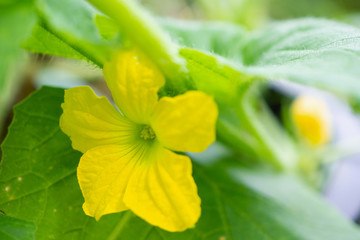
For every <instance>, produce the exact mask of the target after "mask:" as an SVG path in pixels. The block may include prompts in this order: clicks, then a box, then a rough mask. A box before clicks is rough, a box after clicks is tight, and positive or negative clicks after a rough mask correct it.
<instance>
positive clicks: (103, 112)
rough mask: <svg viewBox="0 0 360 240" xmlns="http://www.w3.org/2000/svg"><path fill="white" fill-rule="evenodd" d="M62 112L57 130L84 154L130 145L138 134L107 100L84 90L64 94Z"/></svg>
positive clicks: (74, 90) (79, 88) (136, 127)
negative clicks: (94, 149) (95, 150)
mask: <svg viewBox="0 0 360 240" xmlns="http://www.w3.org/2000/svg"><path fill="white" fill-rule="evenodd" d="M62 109H63V114H62V115H61V118H60V128H61V130H62V131H63V132H64V133H65V134H67V135H68V136H70V138H71V141H72V146H73V148H74V149H76V150H79V151H81V152H83V153H84V152H86V151H87V150H89V149H91V148H93V147H96V146H102V145H109V144H125V143H132V142H133V138H134V137H133V135H134V134H133V133H134V132H137V131H139V129H138V128H139V127H138V126H137V125H136V124H134V123H132V122H130V121H129V120H127V119H126V118H125V117H123V116H122V115H121V114H120V112H119V111H117V110H116V109H115V107H114V106H113V105H111V103H110V102H109V101H108V100H107V99H106V97H97V96H96V95H95V93H94V92H93V91H92V89H91V88H90V87H87V86H82V87H75V88H71V89H68V90H65V99H64V103H63V104H62Z"/></svg>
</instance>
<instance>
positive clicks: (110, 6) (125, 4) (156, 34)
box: [88, 0, 187, 92]
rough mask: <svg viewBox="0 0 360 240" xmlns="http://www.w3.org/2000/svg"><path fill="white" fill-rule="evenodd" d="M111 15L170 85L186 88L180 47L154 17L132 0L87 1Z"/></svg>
mask: <svg viewBox="0 0 360 240" xmlns="http://www.w3.org/2000/svg"><path fill="white" fill-rule="evenodd" d="M88 2H90V3H91V4H92V5H93V6H95V7H96V8H98V9H99V10H100V11H101V12H103V13H104V14H106V15H107V16H109V17H110V18H112V19H113V20H114V21H115V22H116V24H117V25H118V26H119V28H121V30H122V32H123V33H125V34H126V36H127V37H128V38H129V39H131V41H132V42H133V43H135V44H136V45H137V46H138V47H139V48H140V49H142V50H143V51H144V52H145V53H146V54H147V55H148V56H149V57H150V58H151V59H153V61H154V62H155V63H156V64H157V65H158V66H159V68H160V69H161V70H162V71H163V73H164V74H165V76H166V77H167V84H168V85H170V86H169V87H171V88H173V89H176V90H178V91H179V92H183V91H185V90H186V88H187V86H186V84H187V83H186V82H185V81H184V79H186V78H187V69H186V62H185V60H184V59H183V58H181V57H180V55H179V49H178V47H177V46H176V45H174V44H173V43H172V42H171V39H170V38H169V36H168V35H166V34H165V33H164V32H163V31H162V29H161V28H160V27H159V26H158V24H157V23H156V22H155V20H154V19H153V18H152V17H151V16H150V15H149V14H148V13H147V12H146V11H145V10H144V9H143V8H141V7H140V6H139V5H138V4H137V2H136V1H134V0H106V1H103V0H88Z"/></svg>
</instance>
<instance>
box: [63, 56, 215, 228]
mask: <svg viewBox="0 0 360 240" xmlns="http://www.w3.org/2000/svg"><path fill="white" fill-rule="evenodd" d="M104 76H105V80H106V82H107V84H108V86H109V88H110V90H111V93H112V96H113V98H114V102H115V104H116V106H117V107H118V108H119V110H120V111H118V110H117V109H116V108H115V107H114V106H113V105H112V104H111V103H110V102H109V101H108V100H107V99H106V98H105V97H97V96H96V95H95V94H94V92H93V91H92V90H91V88H89V87H84V86H83V87H76V88H72V89H69V90H66V91H65V100H64V103H63V105H62V108H63V114H62V116H61V119H60V127H61V129H62V131H63V132H64V133H66V134H67V135H68V136H70V138H71V141H72V146H73V148H74V149H77V150H79V151H81V152H83V153H84V154H83V156H82V157H81V159H80V163H79V166H78V169H77V176H78V181H79V184H80V188H81V191H82V193H83V196H84V199H85V203H84V204H83V209H84V211H85V213H86V214H87V215H89V216H94V217H95V218H96V219H100V217H101V216H103V215H105V214H109V213H115V212H121V211H125V210H128V209H130V210H131V211H132V212H134V213H135V214H136V215H138V216H139V217H141V218H143V219H144V220H146V221H147V222H149V223H150V224H152V225H155V226H159V227H161V228H163V229H165V230H168V231H183V230H185V229H187V228H189V227H192V226H194V225H195V223H196V222H197V220H198V218H199V216H200V212H201V210H200V198H199V196H198V194H197V187H196V185H195V182H194V179H193V177H192V166H191V161H190V159H189V158H188V157H187V156H184V155H180V154H177V153H174V152H172V151H170V150H173V151H179V152H183V151H190V152H201V151H204V150H205V149H206V148H207V147H208V146H209V145H210V144H211V143H212V142H214V141H215V123H216V118H217V115H218V111H217V106H216V104H215V102H214V100H213V99H212V98H211V97H209V96H208V95H206V94H205V93H202V92H200V91H189V92H186V93H185V94H183V95H179V96H176V97H173V98H170V97H163V98H161V99H158V94H157V92H158V91H159V89H160V87H162V86H163V85H164V83H165V80H164V77H163V76H162V74H161V73H160V72H159V70H158V69H157V68H156V67H155V66H154V65H153V63H152V62H151V61H149V60H148V59H146V57H145V56H144V55H142V54H141V53H138V52H135V51H123V52H120V53H118V54H117V55H115V57H114V58H113V59H112V60H111V61H110V62H107V63H106V64H105V65H104Z"/></svg>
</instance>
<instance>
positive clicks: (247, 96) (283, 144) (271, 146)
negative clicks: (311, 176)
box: [235, 84, 298, 171]
mask: <svg viewBox="0 0 360 240" xmlns="http://www.w3.org/2000/svg"><path fill="white" fill-rule="evenodd" d="M258 87H259V86H258V84H253V85H252V86H250V88H249V89H247V90H245V91H244V92H243V94H242V96H241V97H240V99H239V102H238V105H237V106H236V108H235V111H236V113H237V115H238V118H239V119H240V120H241V123H242V124H243V126H242V127H243V128H244V129H246V130H247V131H248V132H249V133H250V134H251V135H252V136H253V137H254V138H255V139H256V140H257V142H258V144H259V147H258V148H257V151H258V155H259V158H260V159H261V160H263V161H266V162H267V163H270V164H271V165H272V166H274V167H275V168H276V169H278V170H281V171H293V170H294V169H295V168H296V165H297V163H298V161H297V154H296V150H295V147H294V146H293V144H292V142H291V139H289V138H288V136H287V135H286V133H285V132H284V131H283V130H282V129H280V126H277V123H276V122H275V121H276V120H275V119H274V118H273V117H272V116H271V115H269V114H270V113H269V112H267V111H265V110H264V109H262V110H263V111H262V112H261V113H260V112H258V111H260V110H257V108H256V106H254V105H253V104H252V103H254V102H255V103H259V101H260V100H259V99H260V97H259V96H258V94H257V93H254V90H255V91H257V90H258Z"/></svg>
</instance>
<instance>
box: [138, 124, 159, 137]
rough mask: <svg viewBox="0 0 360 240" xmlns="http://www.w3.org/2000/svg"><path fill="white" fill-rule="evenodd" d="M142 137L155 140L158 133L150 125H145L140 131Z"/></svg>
mask: <svg viewBox="0 0 360 240" xmlns="http://www.w3.org/2000/svg"><path fill="white" fill-rule="evenodd" d="M140 137H141V138H142V139H144V140H153V139H155V137H156V135H155V132H154V130H152V128H151V127H150V126H149V125H144V127H143V129H142V130H141V132H140Z"/></svg>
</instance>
